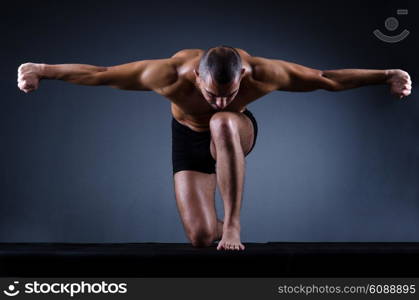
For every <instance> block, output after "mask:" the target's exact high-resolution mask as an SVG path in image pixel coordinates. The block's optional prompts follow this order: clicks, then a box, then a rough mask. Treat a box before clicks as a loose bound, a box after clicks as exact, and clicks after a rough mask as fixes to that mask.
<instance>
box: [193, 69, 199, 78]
mask: <svg viewBox="0 0 419 300" xmlns="http://www.w3.org/2000/svg"><path fill="white" fill-rule="evenodd" d="M193 72H194V74H195V76H196V77H199V72H198V70H197V69H194V70H193Z"/></svg>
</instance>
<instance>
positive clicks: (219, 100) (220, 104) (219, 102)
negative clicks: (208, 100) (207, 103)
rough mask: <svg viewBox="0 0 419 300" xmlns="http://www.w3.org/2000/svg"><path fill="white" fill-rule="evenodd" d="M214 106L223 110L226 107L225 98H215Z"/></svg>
mask: <svg viewBox="0 0 419 300" xmlns="http://www.w3.org/2000/svg"><path fill="white" fill-rule="evenodd" d="M215 104H216V105H217V106H218V107H220V108H224V107H225V106H226V105H227V97H217V98H215Z"/></svg>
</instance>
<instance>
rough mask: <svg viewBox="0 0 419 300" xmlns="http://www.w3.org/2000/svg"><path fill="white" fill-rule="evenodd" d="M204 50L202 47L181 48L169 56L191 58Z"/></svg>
mask: <svg viewBox="0 0 419 300" xmlns="http://www.w3.org/2000/svg"><path fill="white" fill-rule="evenodd" d="M204 52H205V51H204V50H202V49H182V50H179V51H177V52H176V53H175V54H173V55H172V56H171V58H184V59H185V58H186V59H188V58H193V57H196V56H199V55H202V53H204Z"/></svg>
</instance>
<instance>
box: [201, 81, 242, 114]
mask: <svg viewBox="0 0 419 300" xmlns="http://www.w3.org/2000/svg"><path fill="white" fill-rule="evenodd" d="M241 78H242V76H240V77H238V78H237V79H235V80H234V81H233V82H231V83H228V84H222V85H221V84H218V83H217V82H215V81H214V80H213V79H212V77H211V76H210V75H208V76H206V77H204V78H202V77H201V76H199V74H197V78H196V79H197V83H198V87H199V89H200V90H201V93H202V95H203V96H204V98H205V100H207V102H208V103H209V104H210V105H211V107H212V108H214V109H215V110H222V109H224V108H226V107H227V105H229V104H230V103H231V102H232V101H233V100H234V98H235V97H236V95H237V93H238V92H239V88H240V81H241Z"/></svg>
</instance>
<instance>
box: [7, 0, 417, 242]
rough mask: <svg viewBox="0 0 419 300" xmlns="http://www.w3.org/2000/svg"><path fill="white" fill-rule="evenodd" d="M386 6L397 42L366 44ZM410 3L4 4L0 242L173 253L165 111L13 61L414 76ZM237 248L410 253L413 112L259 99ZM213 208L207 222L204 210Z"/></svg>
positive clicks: (378, 100) (380, 103)
mask: <svg viewBox="0 0 419 300" xmlns="http://www.w3.org/2000/svg"><path fill="white" fill-rule="evenodd" d="M397 8H407V9H409V15H408V16H398V17H397V18H398V19H399V21H400V27H399V28H398V29H397V30H396V31H395V33H396V34H397V33H399V32H400V31H401V30H402V29H404V28H406V29H408V30H410V31H411V34H410V36H409V37H408V38H407V39H406V40H404V41H402V42H400V43H398V44H386V43H383V42H381V41H379V40H378V39H376V38H375V37H374V36H373V35H372V31H373V30H374V29H377V28H379V29H381V30H382V31H383V32H384V33H386V34H392V33H390V32H388V31H387V30H386V29H385V28H384V24H383V23H384V20H385V19H386V18H387V17H390V16H396V9H397ZM418 12H419V7H418V6H414V1H397V2H396V1H381V3H375V2H369V1H368V2H367V1H351V2H350V3H349V2H348V1H318V2H313V1H265V0H261V1H254V2H243V1H241V2H234V1H196V2H195V3H194V4H192V2H190V3H189V2H186V1H171V2H167V3H165V2H162V1H147V2H146V1H122V0H120V1H84V2H74V1H33V2H30V1H23V2H22V1H16V4H14V6H9V7H4V8H2V12H1V25H2V26H1V27H2V29H1V31H2V32H1V34H2V35H1V36H2V47H1V50H0V51H1V52H0V53H1V63H2V65H1V68H0V76H1V81H0V85H1V109H0V121H1V148H0V151H1V153H0V154H1V156H0V157H1V158H0V166H1V182H0V184H1V185H0V188H1V191H0V197H1V201H0V241H1V242H186V238H185V236H184V233H183V228H182V225H181V223H180V220H179V217H178V212H177V208H176V204H175V199H174V196H173V185H172V174H171V158H170V155H171V153H170V145H171V144H170V143H171V135H170V120H171V116H170V106H169V102H168V101H167V100H166V99H164V98H162V97H161V96H159V95H157V94H153V93H151V92H132V91H120V90H113V89H111V88H108V87H86V86H76V85H71V84H68V83H65V82H59V81H44V82H42V83H41V87H40V89H39V90H38V91H36V92H34V93H31V94H24V93H23V92H20V91H19V90H18V89H17V86H16V70H17V67H18V66H19V65H20V64H21V63H24V62H28V61H31V62H45V63H50V64H55V63H87V64H93V65H103V66H109V65H116V64H121V63H126V62H130V61H135V60H141V59H151V58H162V57H168V56H171V55H172V54H173V53H175V52H176V51H178V50H180V49H183V48H208V47H211V46H215V45H219V44H227V45H231V46H234V47H240V48H243V49H245V50H247V51H248V52H250V53H251V54H253V55H257V56H264V57H270V58H280V59H285V60H289V61H294V62H297V63H300V64H303V65H307V66H310V67H314V68H318V69H336V68H354V67H356V68H379V69H386V68H402V69H405V70H407V71H408V72H410V74H411V76H412V79H413V81H414V82H415V80H416V78H417V75H418V66H419V63H418V59H417V53H418V35H417V31H418V30H419V29H418V26H417V25H418V24H417V23H414V20H415V19H416V20H418ZM249 109H250V110H251V111H252V112H253V113H254V115H255V116H256V118H257V120H258V122H259V127H260V132H259V138H258V143H257V145H256V148H255V149H254V151H253V152H252V153H251V154H250V155H249V157H248V164H247V172H248V173H247V177H246V187H245V194H244V201H243V208H242V238H243V241H244V242H265V241H419V235H418V228H419V185H418V183H419V139H418V132H419V102H418V99H417V94H416V91H415V86H414V87H413V94H412V95H411V96H410V97H409V98H408V99H407V101H405V100H403V101H398V100H396V99H395V98H392V96H391V95H390V94H389V93H388V88H387V87H386V86H372V87H363V88H359V89H356V90H350V91H344V92H339V93H332V92H327V91H316V92H310V93H288V92H275V93H272V94H270V95H267V96H265V97H263V98H262V99H260V100H259V101H256V102H254V103H252V104H251V105H249ZM217 201H218V202H217V206H218V208H219V211H220V216H221V215H222V206H221V202H220V199H218V200H217Z"/></svg>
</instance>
